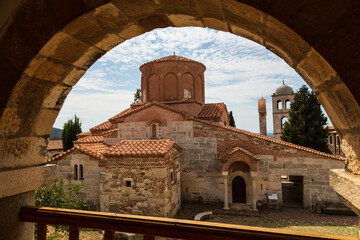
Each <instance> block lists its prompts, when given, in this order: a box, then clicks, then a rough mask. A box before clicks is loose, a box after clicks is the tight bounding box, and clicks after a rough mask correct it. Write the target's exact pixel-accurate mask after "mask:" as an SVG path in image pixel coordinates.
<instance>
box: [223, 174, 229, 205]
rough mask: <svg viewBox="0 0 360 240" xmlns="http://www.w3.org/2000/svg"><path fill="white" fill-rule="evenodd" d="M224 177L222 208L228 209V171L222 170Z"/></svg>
mask: <svg viewBox="0 0 360 240" xmlns="http://www.w3.org/2000/svg"><path fill="white" fill-rule="evenodd" d="M222 175H223V177H224V209H229V196H228V175H229V173H228V172H222Z"/></svg>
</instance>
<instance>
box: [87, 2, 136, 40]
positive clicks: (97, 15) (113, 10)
mask: <svg viewBox="0 0 360 240" xmlns="http://www.w3.org/2000/svg"><path fill="white" fill-rule="evenodd" d="M89 14H90V15H91V16H92V17H93V18H94V19H95V21H96V22H97V23H98V24H99V25H100V26H102V27H103V28H104V29H106V30H107V31H109V32H112V33H115V34H117V33H119V32H120V31H122V30H123V29H124V27H125V26H127V25H128V24H129V23H130V19H129V18H128V17H127V16H126V15H125V14H124V13H123V12H122V11H120V10H119V9H118V8H117V7H116V6H115V5H114V4H113V3H108V4H105V5H103V6H101V7H98V8H96V9H95V10H94V11H92V12H90V13H89Z"/></svg>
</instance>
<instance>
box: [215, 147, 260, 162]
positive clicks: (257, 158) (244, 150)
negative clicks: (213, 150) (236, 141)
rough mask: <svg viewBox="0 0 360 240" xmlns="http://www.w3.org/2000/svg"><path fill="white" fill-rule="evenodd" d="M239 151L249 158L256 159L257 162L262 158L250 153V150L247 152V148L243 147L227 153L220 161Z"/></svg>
mask: <svg viewBox="0 0 360 240" xmlns="http://www.w3.org/2000/svg"><path fill="white" fill-rule="evenodd" d="M238 151H240V152H243V153H245V154H246V155H248V156H250V157H252V158H255V159H256V160H260V157H258V156H257V155H255V154H253V153H252V152H250V151H248V150H246V149H245V148H242V147H235V148H233V149H231V150H230V151H229V152H227V153H225V154H224V155H222V156H221V157H220V159H224V158H226V157H227V156H229V155H231V154H233V153H235V152H238Z"/></svg>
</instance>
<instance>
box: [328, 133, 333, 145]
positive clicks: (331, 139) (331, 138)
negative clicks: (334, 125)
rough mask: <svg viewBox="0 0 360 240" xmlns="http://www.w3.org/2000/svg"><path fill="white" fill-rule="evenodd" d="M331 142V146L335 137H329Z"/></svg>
mask: <svg viewBox="0 0 360 240" xmlns="http://www.w3.org/2000/svg"><path fill="white" fill-rule="evenodd" d="M329 141H330V144H333V136H331V135H330V136H329Z"/></svg>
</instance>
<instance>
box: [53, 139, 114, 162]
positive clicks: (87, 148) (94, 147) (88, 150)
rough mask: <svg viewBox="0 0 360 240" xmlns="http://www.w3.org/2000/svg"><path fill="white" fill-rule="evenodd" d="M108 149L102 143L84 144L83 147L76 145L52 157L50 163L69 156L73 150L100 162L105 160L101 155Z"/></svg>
mask: <svg viewBox="0 0 360 240" xmlns="http://www.w3.org/2000/svg"><path fill="white" fill-rule="evenodd" d="M108 148H109V146H107V145H105V144H103V143H93V144H85V145H77V146H75V147H73V148H71V149H69V150H67V151H66V152H63V153H61V154H59V155H56V156H55V157H53V158H52V159H51V160H50V162H54V161H57V160H60V159H61V158H62V157H65V156H67V155H69V154H70V153H72V152H73V151H75V150H79V151H81V152H82V153H84V154H87V155H89V156H91V157H94V158H97V159H100V160H105V158H104V156H103V153H104V152H105V151H107V150H108Z"/></svg>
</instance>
